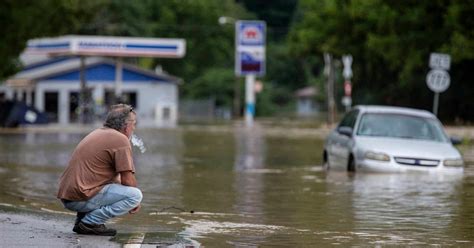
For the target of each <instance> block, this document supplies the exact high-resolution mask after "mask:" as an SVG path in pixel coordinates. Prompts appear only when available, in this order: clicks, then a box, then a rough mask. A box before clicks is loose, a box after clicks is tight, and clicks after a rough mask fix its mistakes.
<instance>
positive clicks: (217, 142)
mask: <svg viewBox="0 0 474 248" xmlns="http://www.w3.org/2000/svg"><path fill="white" fill-rule="evenodd" d="M262 129H263V127H260V126H258V125H257V126H256V127H255V128H254V129H253V130H252V131H246V130H245V129H244V128H241V127H239V126H235V127H229V128H226V129H218V130H213V129H209V128H204V129H203V130H201V129H199V128H180V129H171V130H158V129H145V130H137V132H136V134H137V136H138V137H140V138H141V139H142V140H143V144H144V146H145V147H146V151H145V152H144V153H141V152H140V149H139V148H138V147H134V159H135V165H136V169H137V180H138V182H139V187H140V188H141V189H142V190H143V193H144V200H143V203H142V210H141V212H140V213H138V214H136V215H135V216H126V217H122V218H117V219H116V220H114V221H115V222H113V223H111V226H113V227H117V229H118V231H119V234H118V235H117V236H116V237H115V238H113V240H114V241H117V242H119V243H127V242H129V241H130V240H132V239H138V240H141V242H142V243H144V244H149V245H155V246H156V245H162V244H184V245H195V246H207V247H224V246H238V247H242V246H244V247H245V246H250V247H252V246H283V247H297V246H298V247H301V246H314V245H319V246H321V245H340V246H341V247H347V246H358V245H369V246H377V245H380V246H387V245H401V246H408V245H412V246H428V245H435V246H436V245H440V246H449V245H451V246H454V247H459V246H461V247H462V246H465V247H472V246H473V245H474V233H473V232H472V230H474V166H473V165H474V164H473V162H472V161H470V162H468V164H470V165H469V166H468V168H467V169H466V170H465V172H464V173H463V174H429V173H415V174H350V173H346V172H325V171H324V170H323V169H322V167H321V161H322V158H321V155H322V147H323V142H324V140H323V139H321V138H319V137H315V136H311V135H307V136H306V135H300V136H297V137H296V138H295V137H293V136H292V135H287V133H285V132H280V133H269V132H264V131H263V130H262ZM86 134H87V132H83V133H61V134H57V133H48V132H38V133H34V132H31V133H10V134H1V136H0V187H1V188H2V190H1V191H0V209H4V210H6V211H22V210H33V211H37V212H44V213H54V214H57V215H63V216H65V218H70V219H71V228H72V223H73V219H74V216H73V215H72V214H73V213H71V212H69V211H67V210H65V209H64V208H63V207H62V205H61V204H60V202H59V201H58V200H56V198H55V194H56V191H57V188H56V187H57V180H58V178H59V176H60V174H61V173H62V171H63V170H64V168H65V166H66V164H67V162H68V160H69V156H70V154H71V153H72V151H73V149H74V147H75V145H76V144H77V143H78V142H79V141H80V140H81V138H82V137H84V135H86ZM462 149H463V151H470V152H471V153H472V150H473V149H474V146H473V145H472V144H468V145H464V147H462Z"/></svg>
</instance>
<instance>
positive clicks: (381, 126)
mask: <svg viewBox="0 0 474 248" xmlns="http://www.w3.org/2000/svg"><path fill="white" fill-rule="evenodd" d="M357 135H359V136H378V137H393V138H404V139H417V140H430V141H438V142H447V137H446V135H445V134H444V131H443V129H442V127H441V125H440V124H439V122H438V121H437V120H435V119H430V118H423V117H416V116H411V115H403V114H388V113H366V114H364V115H362V117H361V120H360V123H359V128H358V130H357Z"/></svg>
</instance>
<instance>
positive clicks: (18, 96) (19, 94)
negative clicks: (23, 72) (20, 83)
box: [16, 89, 23, 102]
mask: <svg viewBox="0 0 474 248" xmlns="http://www.w3.org/2000/svg"><path fill="white" fill-rule="evenodd" d="M16 100H17V101H20V102H21V101H22V100H23V90H22V89H17V90H16Z"/></svg>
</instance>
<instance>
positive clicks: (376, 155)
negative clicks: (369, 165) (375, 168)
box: [365, 152, 390, 162]
mask: <svg viewBox="0 0 474 248" xmlns="http://www.w3.org/2000/svg"><path fill="white" fill-rule="evenodd" d="M365 158H366V159H371V160H377V161H385V162H388V161H390V156H388V155H387V154H385V153H382V152H366V153H365Z"/></svg>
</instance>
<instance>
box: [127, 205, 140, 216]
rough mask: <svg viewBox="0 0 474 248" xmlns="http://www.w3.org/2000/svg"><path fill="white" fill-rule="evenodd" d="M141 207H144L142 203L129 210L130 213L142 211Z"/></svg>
mask: <svg viewBox="0 0 474 248" xmlns="http://www.w3.org/2000/svg"><path fill="white" fill-rule="evenodd" d="M141 207H142V206H141V205H138V206H137V207H136V208H134V209H132V210H130V211H128V213H129V214H134V213H137V212H138V211H140V208H141Z"/></svg>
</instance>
